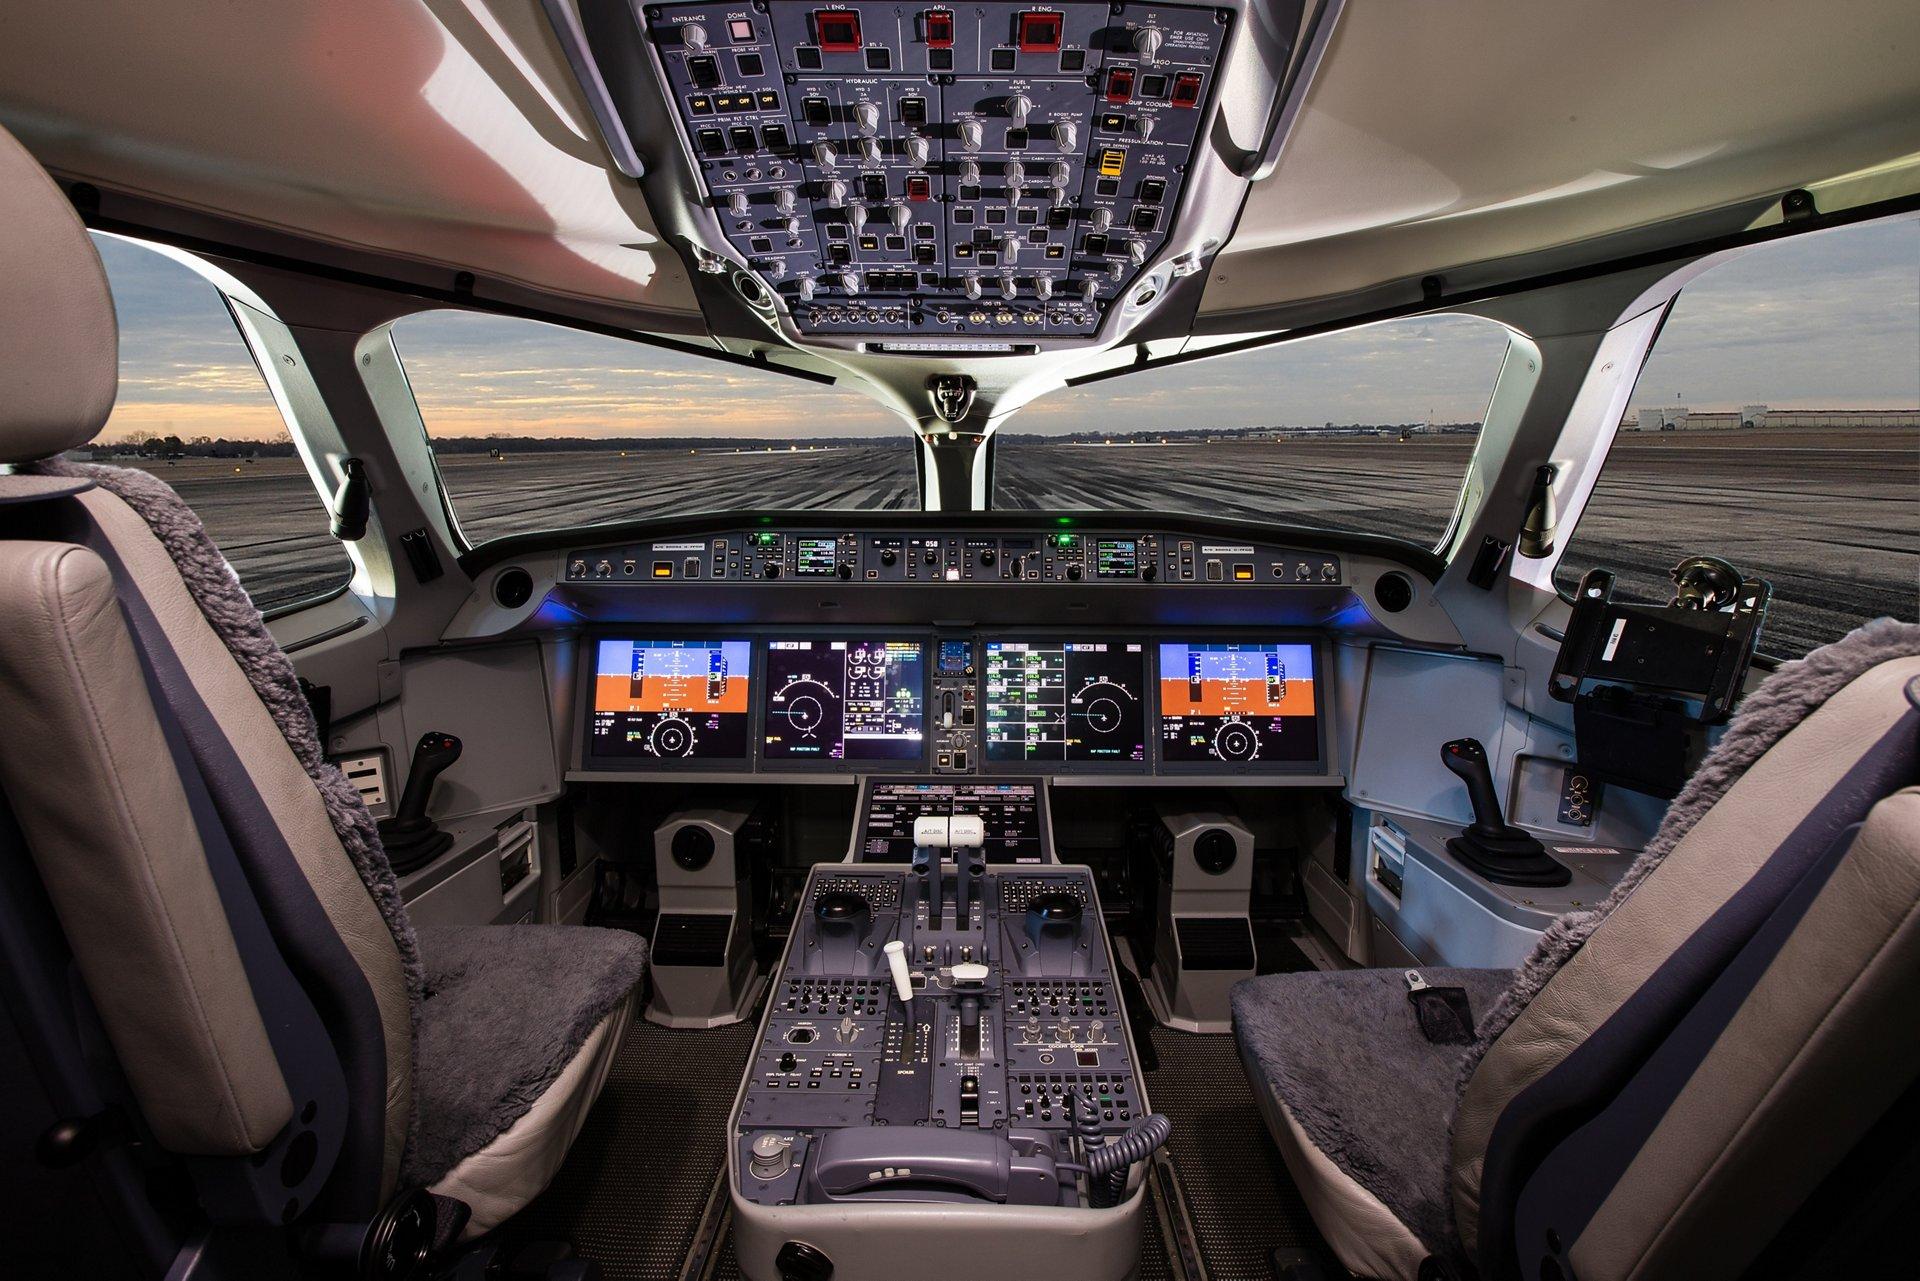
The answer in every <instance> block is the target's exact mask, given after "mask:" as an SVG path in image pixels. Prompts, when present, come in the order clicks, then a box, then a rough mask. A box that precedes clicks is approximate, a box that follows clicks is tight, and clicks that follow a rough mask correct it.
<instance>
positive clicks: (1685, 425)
mask: <svg viewBox="0 0 1920 1281" xmlns="http://www.w3.org/2000/svg"><path fill="white" fill-rule="evenodd" d="M1621 426H1622V427H1624V428H1625V429H1626V430H1628V431H1647V432H1654V431H1732V430H1737V429H1739V428H1743V427H1746V428H1754V427H1766V428H1770V429H1772V430H1775V431H1779V430H1794V429H1808V428H1829V429H1831V428H1862V429H1872V428H1876V427H1920V409H1769V408H1768V407H1767V406H1765V405H1742V406H1740V409H1739V411H1738V412H1735V411H1733V410H1701V409H1690V408H1688V407H1687V406H1685V405H1643V406H1642V407H1641V408H1639V409H1638V410H1636V411H1635V413H1634V416H1633V417H1632V418H1630V419H1628V420H1627V421H1626V422H1624V423H1622V424H1621Z"/></svg>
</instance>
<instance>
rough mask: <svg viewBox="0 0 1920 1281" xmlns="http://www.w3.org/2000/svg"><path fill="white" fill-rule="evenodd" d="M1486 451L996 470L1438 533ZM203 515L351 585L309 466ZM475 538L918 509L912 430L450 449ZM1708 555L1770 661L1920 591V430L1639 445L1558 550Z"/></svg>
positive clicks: (271, 594)
mask: <svg viewBox="0 0 1920 1281" xmlns="http://www.w3.org/2000/svg"><path fill="white" fill-rule="evenodd" d="M1471 449H1472V445H1471V442H1470V441H1467V440H1464V439H1457V440H1425V441H1410V442H1404V443H1402V442H1395V441H1391V440H1373V439H1367V440H1357V439H1356V440H1341V441H1299V440H1291V441H1279V442H1226V443H1217V444H1182V445H1169V446H1164V447H1160V446H1150V447H1103V446H1080V445H1039V444H1033V443H1026V442H1022V441H1020V440H1018V439H1010V440H1008V441H1006V442H1004V443H1003V444H1002V445H1001V447H1000V456H999V458H998V460H997V465H996V473H997V483H998V486H999V494H998V496H997V502H998V503H999V505H1000V506H1003V507H1017V508H1044V509H1060V510H1070V509H1106V510H1126V509H1129V508H1131V509H1135V510H1139V509H1143V508H1145V509H1159V510H1168V511H1193V512H1201V513H1206V514H1212V515H1225V516H1248V517H1255V518H1260V519H1266V520H1275V521H1280V522H1286V523H1294V524H1300V525H1305V526H1310V527H1317V528H1325V529H1340V530H1355V531H1361V532H1368V533H1380V534H1389V535H1394V536H1397V537H1401V538H1407V539H1411V540H1413V541H1415V542H1418V543H1421V544H1422V545H1427V546H1431V545H1432V544H1434V543H1435V542H1436V541H1437V540H1438V539H1439V537H1440V536H1441V534H1442V533H1443V531H1444V530H1445V528H1446V525H1447V523H1448V520H1449V518H1450V517H1451V515H1452V511H1453V504H1454V502H1455V500H1456V498H1457V496H1458V493H1459V487H1460V483H1461V477H1462V476H1463V475H1464V474H1465V471H1466V466H1467V459H1468V456H1469V454H1470V453H1471ZM151 466H152V470H154V471H155V472H156V473H157V474H159V475H160V476H161V477H162V478H163V479H165V480H167V481H168V482H170V483H171V484H173V485H174V487H175V488H176V489H178V490H179V491H180V493H181V494H182V496H183V497H185V498H186V499H187V501H188V502H189V503H191V504H192V505H193V507H194V508H195V510H196V511H198V512H199V513H200V515H201V518H202V519H203V520H204V521H206V523H207V526H208V528H209V529H210V530H211V531H212V533H213V535H214V538H215V540H216V541H218V542H219V543H220V545H221V547H222V549H223V550H224V551H225V552H226V554H227V556H228V558H229V559H230V560H231V561H232V562H233V563H234V565H235V567H236V568H237V569H238V570H239V572H240V575H241V577H242V580H243V581H245V582H246V583H247V585H248V587H249V588H250V589H251V590H252V591H253V592H254V594H255V597H256V599H258V600H260V601H261V602H262V603H263V604H264V605H266V606H268V607H271V606H273V605H275V604H279V603H283V602H286V601H291V600H297V599H299V598H300V597H302V596H305V595H311V594H313V593H314V592H316V591H319V590H324V589H325V588H327V587H330V586H332V585H334V584H336V583H338V582H339V581H340V580H341V578H342V577H344V575H345V573H346V564H347V562H346V559H345V557H344V555H343V554H342V553H341V551H340V549H339V547H338V545H337V544H335V543H333V542H332V541H331V540H330V539H328V538H327V537H326V532H325V525H324V518H323V517H322V516H321V514H320V511H319V499H318V497H317V495H316V494H315V491H314V489H313V486H312V485H311V483H310V482H309V481H308V479H307V477H306V475H305V474H304V472H302V471H301V470H300V467H299V464H298V462H297V461H296V460H293V459H268V460H263V461H261V462H258V463H251V464H240V463H232V462H208V461H198V460H189V461H182V462H179V463H177V464H171V465H167V464H152V465H151ZM440 466H441V471H442V474H443V476H444V477H445V480H446V485H447V490H448V493H449V494H450V495H451V496H452V502H453V507H454V511H455V513H456V515H457V516H458V518H459V520H460V523H461V528H462V530H463V532H464V533H465V535H466V536H467V538H468V540H469V541H470V542H473V543H475V544H477V543H480V542H484V541H486V540H487V539H489V538H494V537H498V536H500V535H503V534H508V533H516V532H522V531H526V530H534V529H542V528H554V527H559V526H567V525H584V524H600V523H605V522H611V521H619V520H628V519H635V518H639V517H644V516H649V515H658V514H663V513H668V512H695V511H724V510H740V509H754V508H803V507H804V508H840V509H844V510H852V511H858V510H876V509H882V508H885V509H893V508H902V507H908V506H911V505H913V502H914V489H913V486H914V478H913V456H912V452H911V450H910V449H909V448H908V447H907V446H906V443H905V442H904V441H902V442H899V443H897V444H896V443H891V442H890V443H888V444H885V445H872V446H856V447H849V448H838V449H820V450H814V451H804V450H803V451H799V452H787V451H779V452H774V453H766V452H754V453H730V452H722V451H719V450H702V451H701V452H699V453H697V454H694V453H687V454H680V453H672V454H668V453H664V452H659V451H633V452H629V453H627V454H626V455H624V456H622V455H621V454H619V453H618V452H617V451H604V452H598V453H570V454H524V455H510V456H508V457H507V458H506V459H505V460H494V459H491V458H489V457H488V456H486V455H483V454H482V455H448V456H443V457H442V458H441V460H440ZM1697 552H1707V553H1711V554H1715V555H1719V556H1724V557H1726V558H1727V559H1729V560H1731V561H1732V562H1733V563H1734V564H1735V565H1737V566H1739V567H1740V568H1742V569H1744V570H1747V571H1749V572H1755V573H1760V574H1762V575H1763V576H1765V577H1767V578H1769V579H1770V580H1771V581H1772V583H1773V586H1774V593H1775V603H1774V608H1773V611H1772V613H1771V615H1770V617H1769V619H1768V625H1767V630H1766V643H1765V645H1764V648H1765V649H1767V650H1768V651H1769V652H1773V653H1777V654H1782V655H1788V656H1793V655H1798V654H1801V653H1804V652H1805V651H1806V650H1807V649H1808V648H1810V647H1812V646H1814V645H1818V644H1822V643H1825V642H1826V641H1830V640H1834V639H1836V638H1838V637H1839V636H1841V635H1843V634H1844V633H1845V632H1846V631H1848V630H1849V629H1851V628H1852V627H1854V626H1856V625H1857V624H1858V623H1859V622H1861V621H1862V620H1864V619H1867V618H1871V617H1876V616H1878V615H1881V614H1893V615H1895V616H1897V617H1901V618H1907V619H1913V618H1915V617H1916V608H1917V602H1920V432H1912V431H1887V432H1879V433H1866V432H1855V433H1846V434H1829V433H1820V434H1817V435H1816V434H1814V433H1796V432H1772V433H1745V432H1743V433H1740V434H1739V435H1737V436H1736V435H1734V434H1732V433H1725V434H1721V433H1713V434H1707V433H1701V434H1699V435H1687V434H1681V433H1675V434H1670V435H1662V436H1637V435H1627V436H1623V437H1622V438H1621V440H1620V442H1619V444H1618V445H1617V446H1616V447H1615V449H1614V452H1613V456H1612V458H1611V459H1610V460H1609V461H1608V464H1607V469H1606V471H1605V473H1604V474H1603V476H1602V478H1601V482H1600V487H1599V490H1598V493H1597V495H1596V497H1595V499H1594V501H1593V504H1592V506H1591V507H1590V508H1589V510H1588V511H1587V513H1586V515H1585V517H1584V518H1583V519H1582V521H1581V525H1580V528H1579V530H1578V532H1577V534H1576V536H1575V537H1574V538H1573V540H1572V542H1571V544H1570V547H1569V551H1568V553H1567V557H1566V559H1565V561H1564V562H1563V566H1564V568H1563V580H1564V581H1565V582H1567V583H1568V584H1569V585H1570V584H1571V583H1572V582H1573V581H1575V580H1577V578H1578V576H1579V574H1580V573H1581V572H1582V571H1584V570H1585V569H1587V568H1590V567H1592V566H1595V565H1601V566H1605V567H1607V568H1611V569H1613V570H1615V571H1616V572H1617V573H1618V574H1619V575H1620V577H1621V579H1622V582H1623V584H1624V585H1625V586H1626V588H1627V589H1628V590H1630V591H1631V592H1633V593H1634V594H1635V595H1637V596H1638V597H1640V598H1642V599H1660V600H1664V599H1666V597H1667V595H1668V584H1667V579H1666V570H1667V569H1668V567H1670V566H1671V565H1673V564H1674V563H1675V562H1677V561H1678V560H1679V559H1680V558H1681V557H1683V556H1685V555H1690V554H1693V553H1697Z"/></svg>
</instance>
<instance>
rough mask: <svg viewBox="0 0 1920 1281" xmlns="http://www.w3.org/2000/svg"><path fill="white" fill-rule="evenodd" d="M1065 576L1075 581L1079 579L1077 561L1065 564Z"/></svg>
mask: <svg viewBox="0 0 1920 1281" xmlns="http://www.w3.org/2000/svg"><path fill="white" fill-rule="evenodd" d="M1067 577H1068V578H1070V579H1072V580H1073V581H1074V582H1076V583H1077V582H1079V581H1080V564H1079V562H1078V561H1076V562H1074V563H1073V564H1071V565H1068V566H1067Z"/></svg>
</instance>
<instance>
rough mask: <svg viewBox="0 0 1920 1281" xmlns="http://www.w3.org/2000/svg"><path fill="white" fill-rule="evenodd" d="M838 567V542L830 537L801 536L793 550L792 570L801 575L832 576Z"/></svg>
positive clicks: (813, 576) (811, 576)
mask: <svg viewBox="0 0 1920 1281" xmlns="http://www.w3.org/2000/svg"><path fill="white" fill-rule="evenodd" d="M839 567H840V544H839V543H837V542H836V541H834V540H833V539H831V538H802V539H799V540H798V545H797V547H796V548H795V551H794V562H793V572H794V573H796V574H799V575H801V576H802V577H810V578H832V577H833V574H834V571H835V570H837V569H838V568H839Z"/></svg>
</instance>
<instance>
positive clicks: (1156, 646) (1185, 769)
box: [1152, 629, 1332, 777]
mask: <svg viewBox="0 0 1920 1281" xmlns="http://www.w3.org/2000/svg"><path fill="white" fill-rule="evenodd" d="M1152 644H1153V666H1154V680H1153V722H1154V723H1153V758H1154V769H1155V771H1156V772H1157V773H1159V774H1161V775H1175V776H1180V777H1189V776H1193V775H1201V776H1206V777H1220V776H1223V775H1224V776H1232V775H1236V774H1256V775H1257V774H1308V775H1323V774H1326V773H1327V770H1328V763H1327V750H1328V749H1327V743H1328V738H1327V733H1328V721H1329V719H1330V717H1331V713H1332V709H1331V708H1330V707H1329V706H1328V704H1327V688H1328V680H1327V662H1328V658H1329V653H1330V651H1329V647H1328V645H1327V639H1326V637H1325V636H1324V635H1322V634H1320V633H1318V632H1302V631H1287V630H1274V631H1267V630H1264V629H1261V630H1253V629H1249V630H1244V631H1242V630H1232V629H1218V630H1215V629H1208V630H1206V631H1184V632H1166V633H1160V634H1157V635H1155V636H1154V637H1153V640H1152ZM1163 645H1304V646H1306V647H1307V648H1308V649H1310V650H1311V651H1312V652H1313V709H1314V712H1313V721H1314V737H1315V743H1316V749H1315V755H1314V757H1313V759H1311V760H1305V761H1261V760H1254V761H1219V760H1198V761H1186V760H1176V759H1171V758H1169V757H1168V756H1167V754H1166V750H1165V749H1166V735H1165V727H1166V721H1167V710H1166V708H1165V707H1164V706H1163V705H1162V702H1161V693H1160V680H1161V676H1160V648H1161V646H1163Z"/></svg>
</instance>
